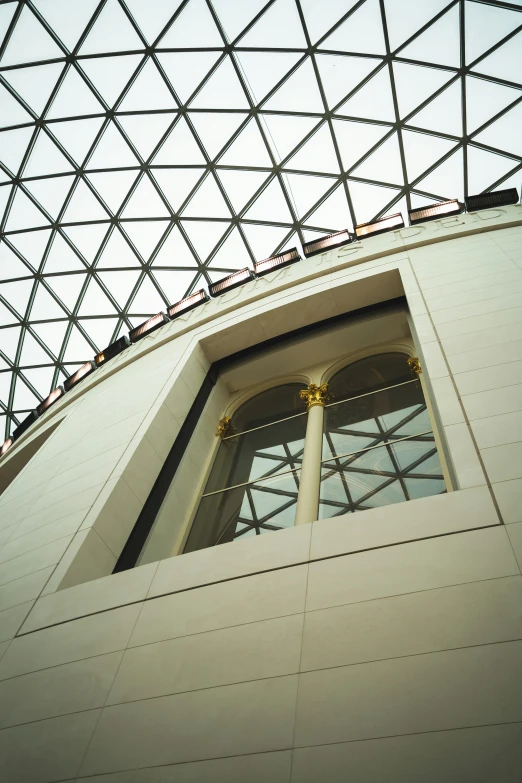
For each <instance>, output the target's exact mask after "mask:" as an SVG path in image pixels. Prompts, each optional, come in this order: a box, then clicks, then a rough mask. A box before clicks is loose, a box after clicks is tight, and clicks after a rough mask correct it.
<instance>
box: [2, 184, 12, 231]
mask: <svg viewBox="0 0 522 783" xmlns="http://www.w3.org/2000/svg"><path fill="white" fill-rule="evenodd" d="M11 190H12V188H11V186H10V185H2V187H0V223H1V222H2V216H3V214H4V210H5V208H6V206H7V202H8V201H9V196H10V195H11Z"/></svg>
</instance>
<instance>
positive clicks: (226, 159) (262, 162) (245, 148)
mask: <svg viewBox="0 0 522 783" xmlns="http://www.w3.org/2000/svg"><path fill="white" fill-rule="evenodd" d="M219 163H220V165H222V166H253V167H254V166H255V167H259V168H272V161H271V160H270V156H269V154H268V152H267V150H266V146H265V143H264V141H263V137H262V136H261V133H260V131H259V128H258V127H257V123H256V121H255V119H252V120H250V122H249V123H248V124H247V125H246V126H245V127H244V128H243V130H242V131H241V133H240V134H239V136H238V137H237V139H236V140H235V141H234V143H233V144H232V145H231V146H230V147H229V148H228V150H227V151H226V152H225V154H224V155H223V157H222V158H220V160H219Z"/></svg>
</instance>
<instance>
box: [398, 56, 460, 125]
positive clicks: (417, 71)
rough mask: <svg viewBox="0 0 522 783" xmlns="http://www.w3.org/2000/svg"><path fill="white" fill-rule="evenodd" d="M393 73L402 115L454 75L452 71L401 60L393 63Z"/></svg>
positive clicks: (406, 113) (408, 112)
mask: <svg viewBox="0 0 522 783" xmlns="http://www.w3.org/2000/svg"><path fill="white" fill-rule="evenodd" d="M393 75H394V77H395V89H396V90H397V100H398V103H399V113H400V116H401V117H406V115H408V114H410V112H412V111H413V110H414V109H415V108H416V107H417V106H419V105H420V104H421V103H423V102H424V101H425V100H427V99H428V98H429V97H430V95H433V93H434V92H436V91H437V90H438V89H440V88H441V87H442V86H443V85H444V84H446V82H448V81H449V80H450V79H451V78H452V77H453V74H452V73H451V72H450V71H442V70H440V69H438V68H428V67H426V66H421V65H410V64H409V63H401V62H394V63H393Z"/></svg>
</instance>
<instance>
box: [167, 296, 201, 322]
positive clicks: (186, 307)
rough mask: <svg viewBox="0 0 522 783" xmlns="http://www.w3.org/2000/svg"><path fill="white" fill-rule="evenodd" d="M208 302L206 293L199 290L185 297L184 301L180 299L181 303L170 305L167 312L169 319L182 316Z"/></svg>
mask: <svg viewBox="0 0 522 783" xmlns="http://www.w3.org/2000/svg"><path fill="white" fill-rule="evenodd" d="M208 300H209V295H208V294H207V292H206V291H204V290H203V289H201V290H200V291H196V292H195V293H193V294H191V295H190V296H186V297H185V299H181V301H179V302H176V304H173V305H171V306H170V307H169V309H168V310H167V313H168V315H169V318H172V319H173V318H178V316H180V315H183V313H188V312H189V311H190V310H193V309H194V308H195V307H199V305H202V304H205V302H208Z"/></svg>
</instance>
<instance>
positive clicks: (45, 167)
mask: <svg viewBox="0 0 522 783" xmlns="http://www.w3.org/2000/svg"><path fill="white" fill-rule="evenodd" d="M72 168H73V167H72V166H71V164H70V163H69V161H68V160H67V158H66V157H65V156H64V155H62V153H61V152H60V150H59V149H58V147H57V146H56V144H55V143H54V142H53V141H51V139H50V138H49V136H48V135H47V133H44V131H43V130H41V131H40V133H39V134H38V138H37V140H36V144H35V145H34V147H33V151H32V153H31V155H30V156H29V161H28V162H27V164H26V166H25V168H24V177H42V176H44V175H45V174H58V173H60V172H62V171H72Z"/></svg>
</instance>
